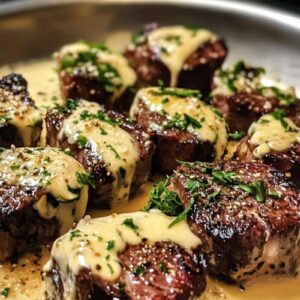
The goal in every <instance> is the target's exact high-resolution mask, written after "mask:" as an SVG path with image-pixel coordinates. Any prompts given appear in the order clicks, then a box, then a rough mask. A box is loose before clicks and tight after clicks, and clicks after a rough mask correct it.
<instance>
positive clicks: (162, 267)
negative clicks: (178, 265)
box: [158, 262, 168, 274]
mask: <svg viewBox="0 0 300 300" xmlns="http://www.w3.org/2000/svg"><path fill="white" fill-rule="evenodd" d="M158 267H159V269H160V271H161V272H162V273H164V274H166V273H168V268H167V266H166V265H165V264H164V263H163V262H161V263H160V264H159V266H158Z"/></svg>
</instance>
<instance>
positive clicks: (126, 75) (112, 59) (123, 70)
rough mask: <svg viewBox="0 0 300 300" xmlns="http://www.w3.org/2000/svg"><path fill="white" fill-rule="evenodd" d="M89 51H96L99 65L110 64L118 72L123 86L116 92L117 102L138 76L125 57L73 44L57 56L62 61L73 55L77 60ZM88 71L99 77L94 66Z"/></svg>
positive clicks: (84, 45)
mask: <svg viewBox="0 0 300 300" xmlns="http://www.w3.org/2000/svg"><path fill="white" fill-rule="evenodd" d="M87 51H94V52H95V53H96V54H97V60H98V63H99V65H100V64H109V65H111V66H112V67H114V68H115V69H116V70H117V71H118V73H119V75H120V77H121V80H122V84H121V85H120V87H118V88H117V89H116V90H115V91H114V93H113V96H112V100H115V99H116V98H118V97H120V96H121V95H122V94H123V93H124V92H125V90H126V89H127V88H128V87H130V86H132V85H134V83H135V81H136V74H135V72H134V70H133V69H132V68H131V67H130V66H129V64H128V61H127V60H126V59H125V57H123V56H122V55H120V54H116V53H112V52H110V51H101V50H100V49H97V48H91V47H90V46H89V45H87V44H85V43H73V44H69V45H66V46H64V47H63V48H62V49H61V51H60V52H59V54H57V56H58V57H59V60H60V61H61V60H62V59H63V58H64V57H65V56H66V55H70V54H71V55H72V56H73V57H74V58H76V57H77V56H78V54H79V53H81V52H87ZM88 69H89V70H90V71H89V74H90V75H92V76H95V77H97V76H98V75H99V74H98V72H97V70H96V69H93V67H92V66H89V68H88ZM75 72H76V70H75Z"/></svg>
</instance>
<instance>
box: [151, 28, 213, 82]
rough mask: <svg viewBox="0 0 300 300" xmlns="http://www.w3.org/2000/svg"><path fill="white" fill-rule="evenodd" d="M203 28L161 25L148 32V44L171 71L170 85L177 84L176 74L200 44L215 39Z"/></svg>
mask: <svg viewBox="0 0 300 300" xmlns="http://www.w3.org/2000/svg"><path fill="white" fill-rule="evenodd" d="M216 38H217V37H216V36H215V35H214V34H213V33H212V32H210V31H208V30H205V29H188V28H185V27H183V26H170V27H161V28H158V29H156V30H153V31H152V32H150V34H149V36H148V41H149V46H150V48H151V49H152V51H153V52H154V53H156V54H157V55H158V56H159V58H160V59H161V61H162V62H163V63H164V65H165V66H166V67H167V68H168V69H169V71H170V73H171V83H170V86H171V87H175V86H177V81H178V75H179V73H180V71H181V70H182V68H183V66H184V63H185V61H186V60H187V59H188V58H189V56H190V55H191V54H193V53H194V52H195V51H196V50H197V49H198V48H199V47H200V46H201V45H203V44H204V43H206V42H209V41H214V40H216Z"/></svg>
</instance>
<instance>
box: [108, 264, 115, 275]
mask: <svg viewBox="0 0 300 300" xmlns="http://www.w3.org/2000/svg"><path fill="white" fill-rule="evenodd" d="M107 267H108V269H109V272H110V274H114V269H113V267H112V266H111V264H107Z"/></svg>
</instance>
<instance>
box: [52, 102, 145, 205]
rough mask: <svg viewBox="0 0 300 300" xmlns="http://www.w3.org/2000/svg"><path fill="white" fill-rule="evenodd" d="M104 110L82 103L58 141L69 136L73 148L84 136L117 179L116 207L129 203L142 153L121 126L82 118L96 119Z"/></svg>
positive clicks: (114, 185) (73, 113)
mask: <svg viewBox="0 0 300 300" xmlns="http://www.w3.org/2000/svg"><path fill="white" fill-rule="evenodd" d="M101 110H102V109H101V106H100V105H98V104H97V103H92V102H89V101H83V100H82V101H80V104H79V107H78V108H77V109H76V110H74V111H73V112H72V113H71V115H70V116H68V117H67V118H66V119H65V120H64V122H63V127H62V129H61V131H60V132H59V135H58V137H59V138H61V137H62V136H66V137H67V138H68V142H69V143H70V144H74V143H76V141H77V139H78V136H83V137H85V138H86V139H87V140H88V145H89V147H90V148H91V149H92V151H93V152H94V153H96V155H97V156H99V157H101V159H103V161H104V162H105V165H106V167H107V169H108V172H109V173H111V174H112V175H113V177H114V178H115V179H116V180H114V182H113V202H112V203H111V205H112V207H113V206H115V205H116V204H118V203H119V202H122V201H125V202H127V201H128V196H129V190H130V186H131V181H132V177H133V174H134V170H135V166H136V162H137V160H138V158H139V151H138V145H137V144H136V142H135V140H133V138H132V137H131V135H130V134H129V133H128V132H126V131H125V130H123V129H122V128H121V127H120V126H118V125H115V124H109V123H107V122H104V121H101V120H99V119H95V118H93V119H89V118H87V119H84V120H82V118H81V116H82V114H84V113H85V112H88V113H89V114H94V115H97V113H98V111H101ZM100 129H101V130H100ZM120 169H123V170H125V171H126V172H125V175H124V178H121V177H120Z"/></svg>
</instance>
